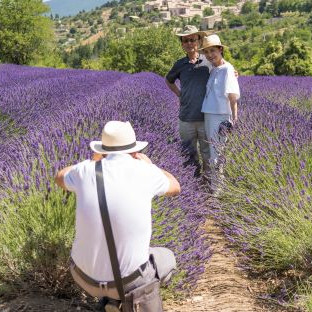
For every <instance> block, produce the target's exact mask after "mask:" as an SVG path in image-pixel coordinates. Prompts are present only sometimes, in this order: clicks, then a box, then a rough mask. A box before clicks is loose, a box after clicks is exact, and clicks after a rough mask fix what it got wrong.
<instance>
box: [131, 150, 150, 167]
mask: <svg viewBox="0 0 312 312" xmlns="http://www.w3.org/2000/svg"><path fill="white" fill-rule="evenodd" d="M131 156H132V157H133V158H135V159H139V160H144V161H145V162H147V163H148V164H152V161H151V160H150V159H149V158H148V157H147V156H146V155H145V154H143V153H132V154H131Z"/></svg>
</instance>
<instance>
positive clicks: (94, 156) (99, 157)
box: [92, 153, 106, 161]
mask: <svg viewBox="0 0 312 312" xmlns="http://www.w3.org/2000/svg"><path fill="white" fill-rule="evenodd" d="M105 156H106V155H103V154H99V153H94V154H93V155H92V160H94V161H99V160H102V159H103V158H104V157H105Z"/></svg>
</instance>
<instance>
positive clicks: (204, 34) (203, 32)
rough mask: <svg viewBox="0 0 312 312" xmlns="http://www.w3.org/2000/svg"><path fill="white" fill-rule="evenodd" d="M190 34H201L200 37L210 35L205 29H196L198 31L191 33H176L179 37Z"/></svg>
mask: <svg viewBox="0 0 312 312" xmlns="http://www.w3.org/2000/svg"><path fill="white" fill-rule="evenodd" d="M190 35H199V36H200V37H205V36H207V35H208V33H207V32H205V31H196V32H193V33H189V34H176V36H178V37H185V36H190Z"/></svg>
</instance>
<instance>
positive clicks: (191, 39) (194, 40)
mask: <svg viewBox="0 0 312 312" xmlns="http://www.w3.org/2000/svg"><path fill="white" fill-rule="evenodd" d="M197 40H198V39H193V38H189V39H186V38H185V39H184V38H183V39H182V42H183V43H187V42H191V43H194V42H196V41H197Z"/></svg>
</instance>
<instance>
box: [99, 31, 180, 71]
mask: <svg viewBox="0 0 312 312" xmlns="http://www.w3.org/2000/svg"><path fill="white" fill-rule="evenodd" d="M181 56H183V51H182V49H181V43H180V41H179V40H178V38H177V37H176V36H175V35H174V34H173V32H172V30H171V29H170V28H168V27H158V28H157V27H151V28H149V29H148V31H146V29H136V31H135V32H134V33H126V34H125V37H124V38H117V39H116V38H111V39H109V40H108V42H107V46H106V49H105V51H104V53H103V55H102V57H101V59H102V66H103V68H102V69H113V70H120V71H125V72H129V73H134V72H142V71H152V72H155V73H158V74H160V75H165V74H166V73H167V72H168V71H169V69H170V68H171V67H172V65H173V63H174V62H175V61H176V60H177V59H178V58H179V57H181Z"/></svg>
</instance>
